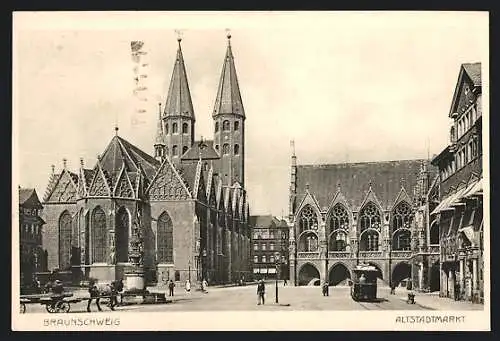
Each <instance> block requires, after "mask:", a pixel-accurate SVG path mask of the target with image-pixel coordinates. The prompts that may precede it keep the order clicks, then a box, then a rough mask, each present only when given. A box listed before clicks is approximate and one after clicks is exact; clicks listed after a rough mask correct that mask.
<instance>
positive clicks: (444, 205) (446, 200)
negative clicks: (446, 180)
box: [431, 194, 454, 215]
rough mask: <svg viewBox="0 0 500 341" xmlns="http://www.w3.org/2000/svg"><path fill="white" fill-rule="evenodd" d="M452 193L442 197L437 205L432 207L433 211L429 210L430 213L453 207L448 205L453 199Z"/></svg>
mask: <svg viewBox="0 0 500 341" xmlns="http://www.w3.org/2000/svg"><path fill="white" fill-rule="evenodd" d="M453 196H454V195H453V194H452V195H450V196H448V197H446V198H444V199H443V200H441V202H440V203H439V205H437V207H436V208H435V209H434V211H432V212H431V215H433V214H437V213H439V212H441V211H446V210H449V209H453V207H450V202H451V201H452V200H453Z"/></svg>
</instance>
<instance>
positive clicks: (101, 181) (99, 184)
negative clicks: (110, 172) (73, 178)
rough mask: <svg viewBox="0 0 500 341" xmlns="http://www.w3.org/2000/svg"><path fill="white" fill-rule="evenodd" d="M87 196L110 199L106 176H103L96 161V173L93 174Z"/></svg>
mask: <svg viewBox="0 0 500 341" xmlns="http://www.w3.org/2000/svg"><path fill="white" fill-rule="evenodd" d="M89 196H91V197H110V196H111V188H110V186H109V183H108V180H107V178H106V175H105V174H104V172H103V170H102V168H101V164H100V162H99V161H98V162H97V166H96V171H95V173H94V179H93V180H92V183H91V185H90V190H89Z"/></svg>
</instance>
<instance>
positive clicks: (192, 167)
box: [178, 163, 198, 198]
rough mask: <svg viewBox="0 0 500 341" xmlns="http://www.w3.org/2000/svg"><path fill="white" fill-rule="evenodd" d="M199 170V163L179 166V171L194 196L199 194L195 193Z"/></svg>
mask: <svg viewBox="0 0 500 341" xmlns="http://www.w3.org/2000/svg"><path fill="white" fill-rule="evenodd" d="M197 171H198V163H186V164H182V165H180V166H178V173H179V175H180V176H181V178H182V179H183V180H184V182H185V183H186V185H187V187H188V188H189V192H190V193H191V195H192V196H193V197H194V198H196V195H197V193H195V190H196V188H195V185H196V184H195V182H196V174H197Z"/></svg>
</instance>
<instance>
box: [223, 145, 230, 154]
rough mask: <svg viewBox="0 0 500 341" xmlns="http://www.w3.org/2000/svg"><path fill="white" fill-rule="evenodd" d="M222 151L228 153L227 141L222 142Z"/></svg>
mask: <svg viewBox="0 0 500 341" xmlns="http://www.w3.org/2000/svg"><path fill="white" fill-rule="evenodd" d="M222 153H223V154H225V155H226V154H229V145H228V144H227V143H224V145H223V146H222Z"/></svg>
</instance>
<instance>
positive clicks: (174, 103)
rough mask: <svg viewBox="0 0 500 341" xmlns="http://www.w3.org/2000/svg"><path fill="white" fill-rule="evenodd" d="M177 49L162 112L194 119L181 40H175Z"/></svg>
mask: <svg viewBox="0 0 500 341" xmlns="http://www.w3.org/2000/svg"><path fill="white" fill-rule="evenodd" d="M177 41H178V43H179V47H178V49H177V56H176V58H175V64H174V71H173V72H172V78H171V79H170V86H169V88H168V95H167V101H166V103H165V109H164V111H163V113H164V115H165V116H186V117H189V118H192V119H194V118H195V117H194V109H193V102H192V100H191V93H190V92H189V83H188V80H187V74H186V66H185V65H184V57H183V55H182V49H181V39H178V40H177Z"/></svg>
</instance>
